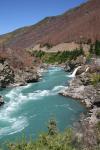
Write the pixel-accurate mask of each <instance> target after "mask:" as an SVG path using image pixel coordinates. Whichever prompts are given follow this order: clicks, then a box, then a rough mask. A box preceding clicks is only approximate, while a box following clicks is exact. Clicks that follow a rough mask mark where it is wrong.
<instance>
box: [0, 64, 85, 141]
mask: <svg viewBox="0 0 100 150" xmlns="http://www.w3.org/2000/svg"><path fill="white" fill-rule="evenodd" d="M42 75H43V77H42V79H40V81H39V82H37V83H31V84H28V85H27V86H23V87H15V88H8V89H5V90H2V91H0V95H2V96H3V97H4V99H5V105H4V106H3V107H0V143H2V142H5V141H6V142H7V141H14V140H16V139H19V140H20V138H22V136H23V135H25V136H26V138H27V139H29V138H30V136H31V137H32V138H36V137H37V136H38V135H39V134H40V133H41V132H44V131H47V124H48V120H49V119H50V118H51V117H52V116H53V117H54V118H55V119H56V120H57V125H58V128H59V130H60V131H64V130H65V129H66V128H67V127H71V126H72V125H73V123H74V122H75V121H78V120H79V119H80V114H81V113H85V112H86V109H85V107H84V106H83V105H82V104H80V103H79V102H78V101H75V100H73V99H71V98H66V97H63V96H61V95H59V94H58V93H59V92H60V91H61V90H63V89H65V88H67V85H68V82H69V80H70V79H71V77H69V75H68V74H67V73H66V72H65V71H64V70H63V69H62V68H60V67H50V68H48V70H46V71H45V72H43V73H42Z"/></svg>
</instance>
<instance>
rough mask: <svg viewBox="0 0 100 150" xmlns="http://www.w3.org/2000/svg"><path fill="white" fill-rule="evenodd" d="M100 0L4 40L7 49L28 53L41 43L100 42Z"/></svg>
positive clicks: (6, 36)
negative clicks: (30, 48)
mask: <svg viewBox="0 0 100 150" xmlns="http://www.w3.org/2000/svg"><path fill="white" fill-rule="evenodd" d="M99 27H100V0H90V1H88V2H87V3H85V4H82V5H81V6H79V7H76V8H74V9H72V10H69V11H68V12H65V13H64V14H62V15H59V16H55V17H47V18H45V19H44V20H42V21H40V22H39V23H37V24H35V25H33V26H29V27H24V28H21V29H18V30H16V31H14V32H11V33H9V34H5V35H2V36H0V43H5V45H6V47H10V48H14V49H15V48H18V49H24V48H27V47H31V46H34V45H36V44H37V43H40V44H44V43H51V44H53V45H56V44H59V43H62V42H71V41H76V42H80V40H83V41H84V40H88V39H92V40H93V41H94V40H95V39H99V40H100V32H99V31H100V29H99Z"/></svg>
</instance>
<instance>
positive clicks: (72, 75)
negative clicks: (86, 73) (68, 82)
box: [69, 66, 81, 78]
mask: <svg viewBox="0 0 100 150" xmlns="http://www.w3.org/2000/svg"><path fill="white" fill-rule="evenodd" d="M79 68H81V66H78V67H77V68H75V70H74V71H73V73H72V74H71V75H69V77H71V78H74V77H75V75H76V72H77V70H78V69H79Z"/></svg>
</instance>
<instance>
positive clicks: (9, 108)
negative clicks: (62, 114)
mask: <svg viewBox="0 0 100 150" xmlns="http://www.w3.org/2000/svg"><path fill="white" fill-rule="evenodd" d="M30 86H31V84H29V85H27V86H24V87H16V88H14V89H12V90H11V91H10V92H8V93H7V94H6V95H5V97H6V98H8V99H9V102H8V103H6V104H5V106H4V108H3V109H1V110H0V121H1V122H2V123H4V122H6V123H7V124H8V126H5V127H3V128H1V130H0V137H2V135H10V134H14V133H17V132H20V131H21V130H23V129H24V128H25V127H26V126H27V125H28V119H27V118H26V117H25V116H21V117H20V116H19V117H16V118H15V117H12V114H13V113H14V112H17V111H18V109H20V108H21V107H22V105H23V104H24V103H27V102H28V101H31V100H42V98H43V97H44V96H45V97H46V96H50V95H51V96H52V95H56V94H57V93H58V92H59V91H60V90H61V89H64V88H65V86H61V85H60V86H55V87H54V88H53V89H52V90H37V91H33V93H27V94H26V95H24V94H23V93H22V90H24V89H26V88H29V87H30ZM35 116H36V115H35ZM30 117H32V116H30ZM33 117H34V115H33Z"/></svg>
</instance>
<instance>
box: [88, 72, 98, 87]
mask: <svg viewBox="0 0 100 150" xmlns="http://www.w3.org/2000/svg"><path fill="white" fill-rule="evenodd" d="M90 78H91V83H92V84H93V85H97V84H98V83H99V82H100V73H93V74H92V75H91V77H90Z"/></svg>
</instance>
